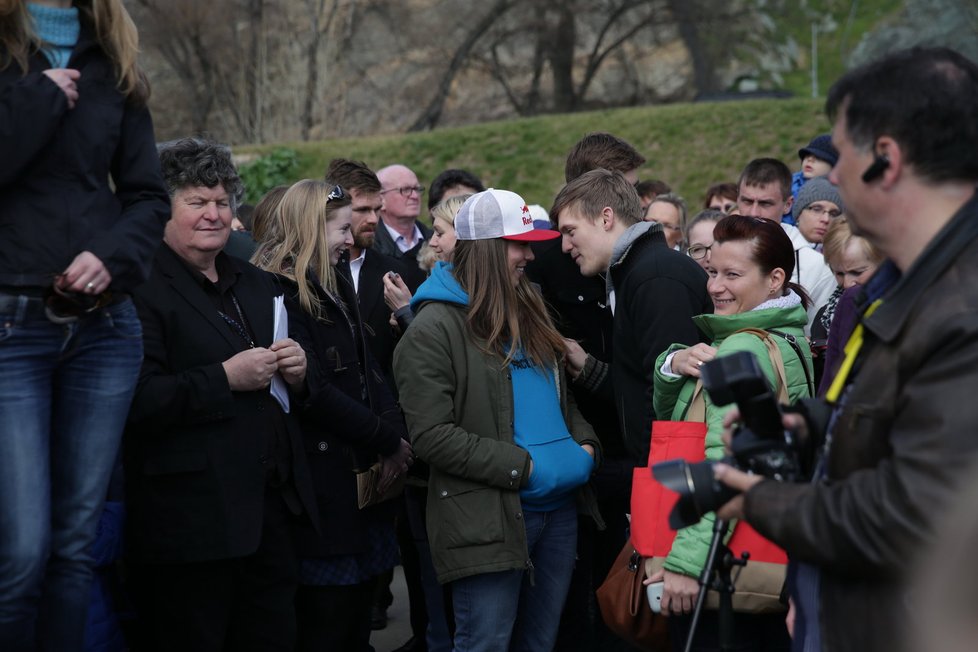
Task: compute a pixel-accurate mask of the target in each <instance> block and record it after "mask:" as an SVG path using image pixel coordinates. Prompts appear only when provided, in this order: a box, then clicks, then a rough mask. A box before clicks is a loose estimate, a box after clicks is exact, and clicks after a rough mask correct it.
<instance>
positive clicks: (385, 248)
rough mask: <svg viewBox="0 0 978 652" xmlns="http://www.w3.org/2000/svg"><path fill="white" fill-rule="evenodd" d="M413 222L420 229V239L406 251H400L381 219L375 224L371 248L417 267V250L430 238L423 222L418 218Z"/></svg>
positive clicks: (429, 231) (429, 232)
mask: <svg viewBox="0 0 978 652" xmlns="http://www.w3.org/2000/svg"><path fill="white" fill-rule="evenodd" d="M414 223H415V224H416V225H417V227H418V230H419V231H421V240H420V241H419V242H417V243H416V244H415V245H414V246H413V247H411V248H410V249H408V250H407V251H401V250H400V249H399V248H398V246H397V243H395V242H394V238H392V237H391V234H390V231H388V230H387V227H385V226H384V223H383V221H381V222H380V224H378V225H377V231H376V235H375V236H374V246H373V250H374V251H376V252H377V253H378V254H383V255H385V256H390V257H391V258H395V259H397V260H403V261H404V262H405V263H407V264H408V265H412V266H414V267H417V266H418V265H417V258H418V252H419V251H420V250H421V245H422V244H424V243H425V242H426V241H428V240H431V229H430V228H428V227H427V226H426V225H425V224H423V223H422V222H421V221H420V220H415V221H414Z"/></svg>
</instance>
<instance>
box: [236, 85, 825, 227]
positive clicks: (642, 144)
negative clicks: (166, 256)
mask: <svg viewBox="0 0 978 652" xmlns="http://www.w3.org/2000/svg"><path fill="white" fill-rule="evenodd" d="M828 128H829V124H828V121H827V120H826V118H825V115H824V113H823V111H822V102H821V101H820V100H819V101H816V100H808V99H791V100H751V101H743V102H719V103H705V102H704V103H696V104H672V105H667V106H658V107H641V108H629V109H617V110H607V111H595V112H588V113H574V114H567V115H551V116H543V117H535V118H526V119H518V120H510V121H504V122H490V123H483V124H479V125H474V126H468V127H455V128H448V129H438V130H435V131H431V132H426V133H417V134H406V135H399V136H376V137H371V138H356V139H352V138H351V139H337V140H328V141H321V142H312V143H277V144H272V145H267V146H262V147H256V148H244V149H243V151H251V152H255V153H259V154H261V153H267V152H270V151H272V150H274V149H275V148H277V147H282V146H287V147H291V148H293V149H295V151H296V152H297V153H298V164H297V166H296V167H295V169H294V170H293V172H294V175H295V179H294V180H298V179H300V178H307V177H311V178H317V177H321V176H322V175H323V172H324V171H325V169H326V165H327V164H328V163H329V161H330V159H332V158H335V157H339V156H342V157H347V158H354V159H359V160H363V161H365V162H366V163H367V164H368V165H369V166H371V167H372V168H374V169H378V168H380V167H383V166H384V165H387V164H390V163H404V164H405V165H407V166H409V167H411V168H412V169H413V170H414V171H415V172H416V173H417V174H418V178H419V179H420V181H421V183H422V184H425V185H427V184H428V183H430V182H431V179H432V178H433V177H434V176H435V175H436V174H438V172H440V171H441V170H443V169H445V168H449V167H461V168H466V169H468V170H471V171H472V172H474V173H475V174H477V175H479V176H480V177H481V178H482V180H483V182H484V183H485V184H486V185H487V186H490V185H491V186H494V187H497V188H505V189H508V190H513V191H515V192H518V193H519V194H521V195H522V196H523V197H524V198H525V199H526V200H527V202H529V203H531V204H542V205H543V206H544V207H545V208H549V207H550V204H551V203H552V201H553V199H554V196H555V194H556V193H557V192H558V191H559V190H560V188H561V187H562V186H563V180H564V159H565V157H566V156H567V152H568V151H569V150H570V148H571V146H573V144H574V143H575V142H577V141H578V140H579V139H580V138H581V136H583V135H584V134H585V133H588V132H592V131H608V132H611V133H613V134H616V135H618V136H620V137H621V138H624V139H625V140H627V141H628V142H630V143H632V144H633V145H634V146H635V147H636V148H637V149H638V150H639V151H640V152H641V153H642V154H643V155H644V156H645V157H646V158H647V159H648V163H647V164H646V165H645V167H643V168H642V170H641V171H640V177H641V178H643V179H647V178H658V179H662V180H664V181H666V182H667V183H669V184H670V185H672V187H673V189H674V190H676V191H678V192H679V193H680V194H682V195H683V196H684V197H686V199H687V200H688V202H689V203H690V205H691V207H696V206H698V205H699V202H700V201H701V198H702V195H703V192H704V191H705V189H706V188H707V186H709V185H710V184H712V183H715V182H718V181H735V180H736V178H737V175H738V174H739V173H740V170H741V168H743V166H744V165H745V164H746V163H747V162H748V161H749V160H750V159H752V158H755V157H759V156H774V157H778V158H781V159H782V160H784V161H785V162H786V163H788V165H789V167H791V168H792V170H795V169H798V166H799V163H798V155H797V151H798V148H800V147H802V146H804V145H806V144H807V143H808V141H809V140H810V139H811V137H812V136H814V135H816V134H818V133H822V132H825V131H828Z"/></svg>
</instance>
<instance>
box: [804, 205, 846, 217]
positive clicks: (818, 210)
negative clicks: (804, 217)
mask: <svg viewBox="0 0 978 652" xmlns="http://www.w3.org/2000/svg"><path fill="white" fill-rule="evenodd" d="M805 210H806V211H811V212H813V213H815V214H816V215H824V214H826V213H828V215H829V217H833V218H834V217H839V216H840V215H842V211H840V210H839V209H838V208H825V207H824V206H818V205H817V204H812V205H811V206H806V207H805Z"/></svg>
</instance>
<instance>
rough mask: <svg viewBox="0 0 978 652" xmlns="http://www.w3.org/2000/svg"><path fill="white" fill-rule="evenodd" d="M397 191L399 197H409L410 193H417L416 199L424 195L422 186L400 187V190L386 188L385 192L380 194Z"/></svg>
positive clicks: (382, 191)
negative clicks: (399, 194)
mask: <svg viewBox="0 0 978 652" xmlns="http://www.w3.org/2000/svg"><path fill="white" fill-rule="evenodd" d="M395 190H396V191H397V192H399V193H401V197H410V196H411V193H412V192H416V193H418V197H420V196H421V195H423V194H424V186H401V187H400V188H388V189H387V190H381V191H380V194H382V195H383V194H384V193H385V192H394V191H395Z"/></svg>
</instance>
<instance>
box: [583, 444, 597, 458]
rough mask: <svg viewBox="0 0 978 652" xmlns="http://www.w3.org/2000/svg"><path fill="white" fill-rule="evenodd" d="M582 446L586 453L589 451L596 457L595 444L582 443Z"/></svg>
mask: <svg viewBox="0 0 978 652" xmlns="http://www.w3.org/2000/svg"><path fill="white" fill-rule="evenodd" d="M581 448H583V449H584V452H585V453H587V454H588V455H590V456H591V457H594V446H592V445H591V444H581Z"/></svg>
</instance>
